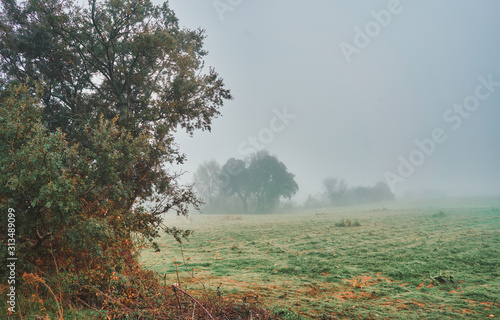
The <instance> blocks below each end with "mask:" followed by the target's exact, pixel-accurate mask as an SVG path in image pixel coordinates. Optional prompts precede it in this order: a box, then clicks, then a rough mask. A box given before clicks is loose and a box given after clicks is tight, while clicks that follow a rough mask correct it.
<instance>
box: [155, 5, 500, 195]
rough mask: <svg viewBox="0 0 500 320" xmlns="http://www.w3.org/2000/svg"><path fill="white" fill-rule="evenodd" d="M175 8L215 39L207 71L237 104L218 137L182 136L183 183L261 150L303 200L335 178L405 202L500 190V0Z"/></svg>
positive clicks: (217, 125) (228, 108) (226, 113)
mask: <svg viewBox="0 0 500 320" xmlns="http://www.w3.org/2000/svg"><path fill="white" fill-rule="evenodd" d="M156 2H157V3H159V2H160V1H156ZM169 3H170V7H171V8H172V9H173V10H174V11H175V12H176V14H177V17H178V18H179V19H180V24H181V25H184V26H186V27H188V28H191V29H193V28H198V27H201V28H203V29H205V30H206V35H207V39H206V41H205V48H206V49H207V50H208V51H209V54H208V56H207V57H206V64H207V66H212V67H214V68H215V70H216V71H217V72H218V73H219V74H220V76H221V77H222V78H223V79H224V81H225V84H226V86H227V88H229V89H231V92H232V94H233V96H234V100H231V101H228V102H226V103H225V105H224V107H223V108H222V109H221V113H222V116H221V117H220V118H218V119H216V120H215V121H214V122H213V125H212V132H201V131H200V132H196V133H195V135H194V136H193V137H189V136H188V135H186V134H184V133H182V132H179V133H178V134H177V142H178V143H179V145H180V147H181V151H182V152H184V153H185V154H186V155H187V158H188V160H187V162H186V163H185V164H184V165H182V166H181V167H180V169H182V170H184V171H186V174H185V175H184V176H183V182H185V183H188V182H190V181H191V179H192V173H193V172H194V171H195V170H196V168H197V167H198V166H199V164H201V163H202V162H203V161H205V160H209V159H212V158H214V159H216V160H217V161H218V162H219V163H221V164H224V163H225V162H226V160H227V159H229V158H230V157H235V158H239V159H243V158H245V157H246V156H247V155H248V153H250V152H252V151H256V150H259V149H264V148H265V149H267V150H268V151H269V152H270V154H272V155H276V156H277V157H278V159H279V160H280V161H282V162H283V163H285V165H286V166H287V168H288V170H289V171H290V172H292V173H293V174H295V176H296V177H295V180H296V181H297V183H298V185H299V192H298V193H297V195H296V196H295V197H294V200H296V201H297V202H302V201H303V200H304V199H305V198H306V197H307V196H308V195H309V194H317V193H319V192H321V191H322V181H323V179H324V178H326V177H336V178H341V179H345V181H346V182H347V183H348V184H349V185H374V184H375V183H376V182H378V181H384V182H387V184H388V185H390V186H391V188H392V191H393V192H394V193H395V194H396V195H397V196H399V197H401V196H404V195H405V194H406V195H407V194H408V193H411V194H421V195H447V196H464V195H473V196H476V195H492V194H499V193H500V166H499V158H500V143H499V139H498V138H499V137H500V126H499V120H500V59H499V58H500V38H499V36H498V31H499V30H500V2H495V1H485V0H481V1H456V0H453V1H451V0H448V1H439V2H435V1H410V0H401V1H396V0H383V1H356V2H354V1H347V0H346V1H307V2H306V1H290V0H287V1H285V0H275V1H255V0H254V1H250V0H239V1H236V0H231V1H230V0H220V1H212V0H210V1H209V0H170V1H169Z"/></svg>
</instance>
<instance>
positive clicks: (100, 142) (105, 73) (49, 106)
mask: <svg viewBox="0 0 500 320" xmlns="http://www.w3.org/2000/svg"><path fill="white" fill-rule="evenodd" d="M87 3H88V5H86V6H81V5H80V2H77V1H72V0H29V1H26V2H22V3H19V2H17V1H15V0H1V12H0V62H1V73H2V74H1V75H2V76H1V83H0V86H1V88H0V89H1V91H2V94H1V99H2V100H1V101H0V102H1V104H2V114H3V116H2V128H1V130H2V132H1V133H0V134H1V136H2V140H1V150H0V151H1V153H2V154H1V156H2V166H1V168H0V170H1V173H0V174H1V175H0V176H1V178H2V181H1V183H2V186H1V188H0V192H1V194H0V210H1V212H7V208H8V207H12V208H14V209H15V210H16V211H17V217H18V219H19V221H21V222H22V224H18V226H19V229H18V230H17V231H18V233H19V234H18V235H17V236H18V238H19V239H21V241H23V242H24V243H26V244H29V248H31V249H32V250H31V249H30V251H29V254H28V251H27V253H26V256H25V257H24V258H25V262H26V264H25V265H24V266H23V268H26V269H30V268H31V270H35V269H37V268H38V270H41V269H43V270H50V269H51V268H52V269H54V268H56V269H57V268H60V267H61V264H60V263H57V265H56V264H54V263H53V261H52V260H51V257H50V256H49V255H48V254H47V253H48V252H51V253H54V252H55V253H58V254H59V255H58V256H57V258H61V259H62V260H63V261H65V262H64V263H65V264H63V265H62V266H65V267H66V268H67V269H66V270H67V271H68V270H69V271H71V270H72V269H71V268H75V267H76V266H77V265H80V266H82V264H86V267H89V268H91V269H92V268H93V269H94V271H96V270H98V271H96V272H97V274H100V273H101V272H110V271H111V270H113V269H117V268H120V267H122V266H123V263H120V261H119V260H120V259H122V258H124V257H125V256H126V255H124V254H118V252H121V251H120V250H122V249H124V248H125V249H126V250H128V251H129V252H132V251H133V247H132V246H131V244H132V240H134V236H135V235H137V234H139V235H142V237H143V238H145V239H146V240H152V239H153V238H154V236H156V235H157V234H158V233H157V231H158V227H159V226H160V225H161V219H160V215H161V214H162V213H164V212H167V211H169V210H174V211H176V212H177V213H178V214H187V208H188V205H190V204H192V205H194V206H195V207H196V206H198V204H199V201H198V199H197V198H196V197H195V195H194V193H193V191H192V189H191V188H190V187H184V186H181V185H179V184H178V183H177V177H178V175H177V174H176V173H173V172H172V171H170V170H169V167H170V165H173V164H179V163H182V162H183V161H184V160H185V156H184V155H183V154H182V153H180V152H179V150H178V146H177V145H176V144H175V142H174V138H173V134H174V132H175V131H176V130H178V129H183V130H186V131H187V132H188V133H189V134H193V132H194V131H195V130H196V129H201V130H210V127H211V123H212V119H213V118H214V117H217V116H218V115H219V111H218V109H219V107H220V106H222V104H223V102H224V100H226V99H231V95H230V92H229V91H228V90H227V89H225V88H224V84H223V81H222V79H221V78H220V77H219V76H218V74H217V73H216V72H215V71H214V70H213V69H212V68H208V69H207V68H205V67H204V64H203V58H204V56H205V55H206V53H207V52H206V51H204V50H203V40H204V38H205V36H204V31H203V30H188V29H183V28H180V27H179V24H178V21H177V18H176V17H175V15H174V13H173V12H172V10H171V9H170V8H169V7H168V5H167V3H165V4H163V5H161V6H156V5H153V4H152V3H151V2H150V1H148V0H120V1H117V0H104V1H97V0H90V1H88V2H87ZM25 112H29V114H26V113H25ZM146 200H148V203H153V206H152V207H150V208H145V207H143V206H141V203H142V202H144V201H146ZM141 201H142V202H141ZM2 215H3V214H2ZM4 226H6V224H4V223H2V227H1V228H3V227H4ZM165 229H166V230H167V231H170V232H173V233H175V235H176V236H179V231H178V230H177V229H170V228H165ZM0 231H3V230H0ZM91 239H92V240H94V239H95V241H91ZM97 256H99V257H101V258H102V257H103V256H106V257H108V258H112V257H114V258H115V259H114V261H111V262H109V263H105V259H94V260H92V259H93V258H95V257H97ZM64 258H66V259H65V260H64ZM90 258H92V259H90ZM89 259H90V260H89ZM51 261H52V262H51ZM122 262H123V261H122ZM39 263H41V265H40V264H39ZM100 263H101V264H102V263H105V264H106V267H105V268H104V267H103V266H102V265H99V264H100ZM42 265H43V268H39V267H40V266H42ZM30 266H31V267H30ZM96 268H97V269H96ZM22 271H23V270H20V269H19V270H18V272H22ZM56 271H58V270H56ZM102 279H104V277H103V278H102Z"/></svg>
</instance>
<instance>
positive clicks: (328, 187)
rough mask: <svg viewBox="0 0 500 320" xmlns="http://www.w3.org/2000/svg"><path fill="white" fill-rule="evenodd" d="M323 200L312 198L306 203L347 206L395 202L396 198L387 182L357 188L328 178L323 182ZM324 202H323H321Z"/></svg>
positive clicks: (342, 181) (307, 204)
mask: <svg viewBox="0 0 500 320" xmlns="http://www.w3.org/2000/svg"><path fill="white" fill-rule="evenodd" d="M323 187H324V190H325V192H324V195H323V197H322V198H323V199H316V200H317V201H315V199H314V198H313V197H312V196H310V197H309V199H308V200H307V201H306V204H305V205H306V206H311V205H314V204H315V203H318V202H325V200H326V202H327V203H328V204H330V205H334V206H345V205H352V204H362V203H370V202H379V201H387V200H394V198H395V196H394V194H393V193H392V191H391V189H390V188H389V186H388V185H387V184H386V183H385V182H378V183H377V184H375V185H374V186H373V187H365V186H357V187H349V186H348V185H347V183H346V182H345V180H339V179H335V178H331V177H330V178H326V179H325V180H323ZM321 200H322V201H321Z"/></svg>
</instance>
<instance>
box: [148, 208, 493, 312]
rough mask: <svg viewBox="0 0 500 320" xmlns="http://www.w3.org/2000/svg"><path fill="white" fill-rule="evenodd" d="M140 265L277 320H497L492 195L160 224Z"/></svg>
mask: <svg viewBox="0 0 500 320" xmlns="http://www.w3.org/2000/svg"><path fill="white" fill-rule="evenodd" d="M165 222H166V223H167V224H168V225H175V226H177V227H180V228H187V229H192V230H194V231H195V233H194V235H193V236H192V237H191V238H190V239H189V241H185V242H184V243H183V244H182V246H180V245H179V244H177V243H176V241H175V240H174V239H173V238H172V237H171V236H168V235H164V236H162V238H161V239H160V241H159V245H160V248H161V251H160V252H154V250H152V249H151V250H146V251H144V252H143V253H142V255H141V262H142V263H143V265H144V266H145V267H147V268H150V269H152V270H154V271H156V272H158V273H160V274H162V275H163V276H164V281H165V283H166V284H173V283H179V282H180V284H181V285H182V287H183V288H184V289H185V290H187V291H189V292H192V293H194V294H198V295H202V294H209V295H211V296H215V297H217V299H223V300H230V301H237V302H240V303H248V304H254V303H259V304H261V305H263V306H265V307H266V308H267V309H269V310H273V311H274V312H275V313H276V314H277V315H280V316H281V317H283V318H285V319H426V318H427V319H448V318H473V319H474V318H476V319H485V318H498V317H500V306H499V303H500V199H498V198H496V199H491V198H489V199H454V200H446V201H444V200H433V201H395V202H390V203H385V204H380V203H379V204H374V205H366V206H358V207H346V208H322V209H314V210H304V211H302V212H296V213H286V214H285V213H281V214H271V215H227V214H221V215H205V214H192V215H190V216H189V218H188V219H186V218H182V217H175V216H174V217H172V216H166V217H165Z"/></svg>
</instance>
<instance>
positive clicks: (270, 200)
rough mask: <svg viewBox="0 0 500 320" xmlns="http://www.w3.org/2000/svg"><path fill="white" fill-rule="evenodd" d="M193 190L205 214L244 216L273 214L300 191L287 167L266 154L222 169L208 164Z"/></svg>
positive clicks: (199, 172)
mask: <svg viewBox="0 0 500 320" xmlns="http://www.w3.org/2000/svg"><path fill="white" fill-rule="evenodd" d="M194 186H195V188H196V190H197V191H198V193H199V195H200V196H201V197H202V198H203V199H204V200H205V202H206V206H205V210H207V211H209V212H221V211H229V212H242V213H268V212H272V211H274V210H275V209H277V208H278V207H279V206H280V204H281V200H282V199H291V197H292V196H293V195H294V194H295V193H296V192H297V191H298V188H299V187H298V185H297V183H296V182H295V179H294V175H293V174H292V173H290V172H288V170H287V167H286V166H285V164H284V163H283V162H281V161H279V160H278V159H277V157H276V156H272V155H269V153H268V152H266V151H260V152H257V153H254V154H252V155H251V156H250V157H248V158H247V159H246V160H241V159H235V158H231V159H229V160H227V162H226V163H225V164H224V165H223V166H220V165H219V164H218V163H217V161H215V160H210V161H206V162H204V163H203V164H201V165H200V166H199V167H198V169H197V170H196V172H195V174H194Z"/></svg>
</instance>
